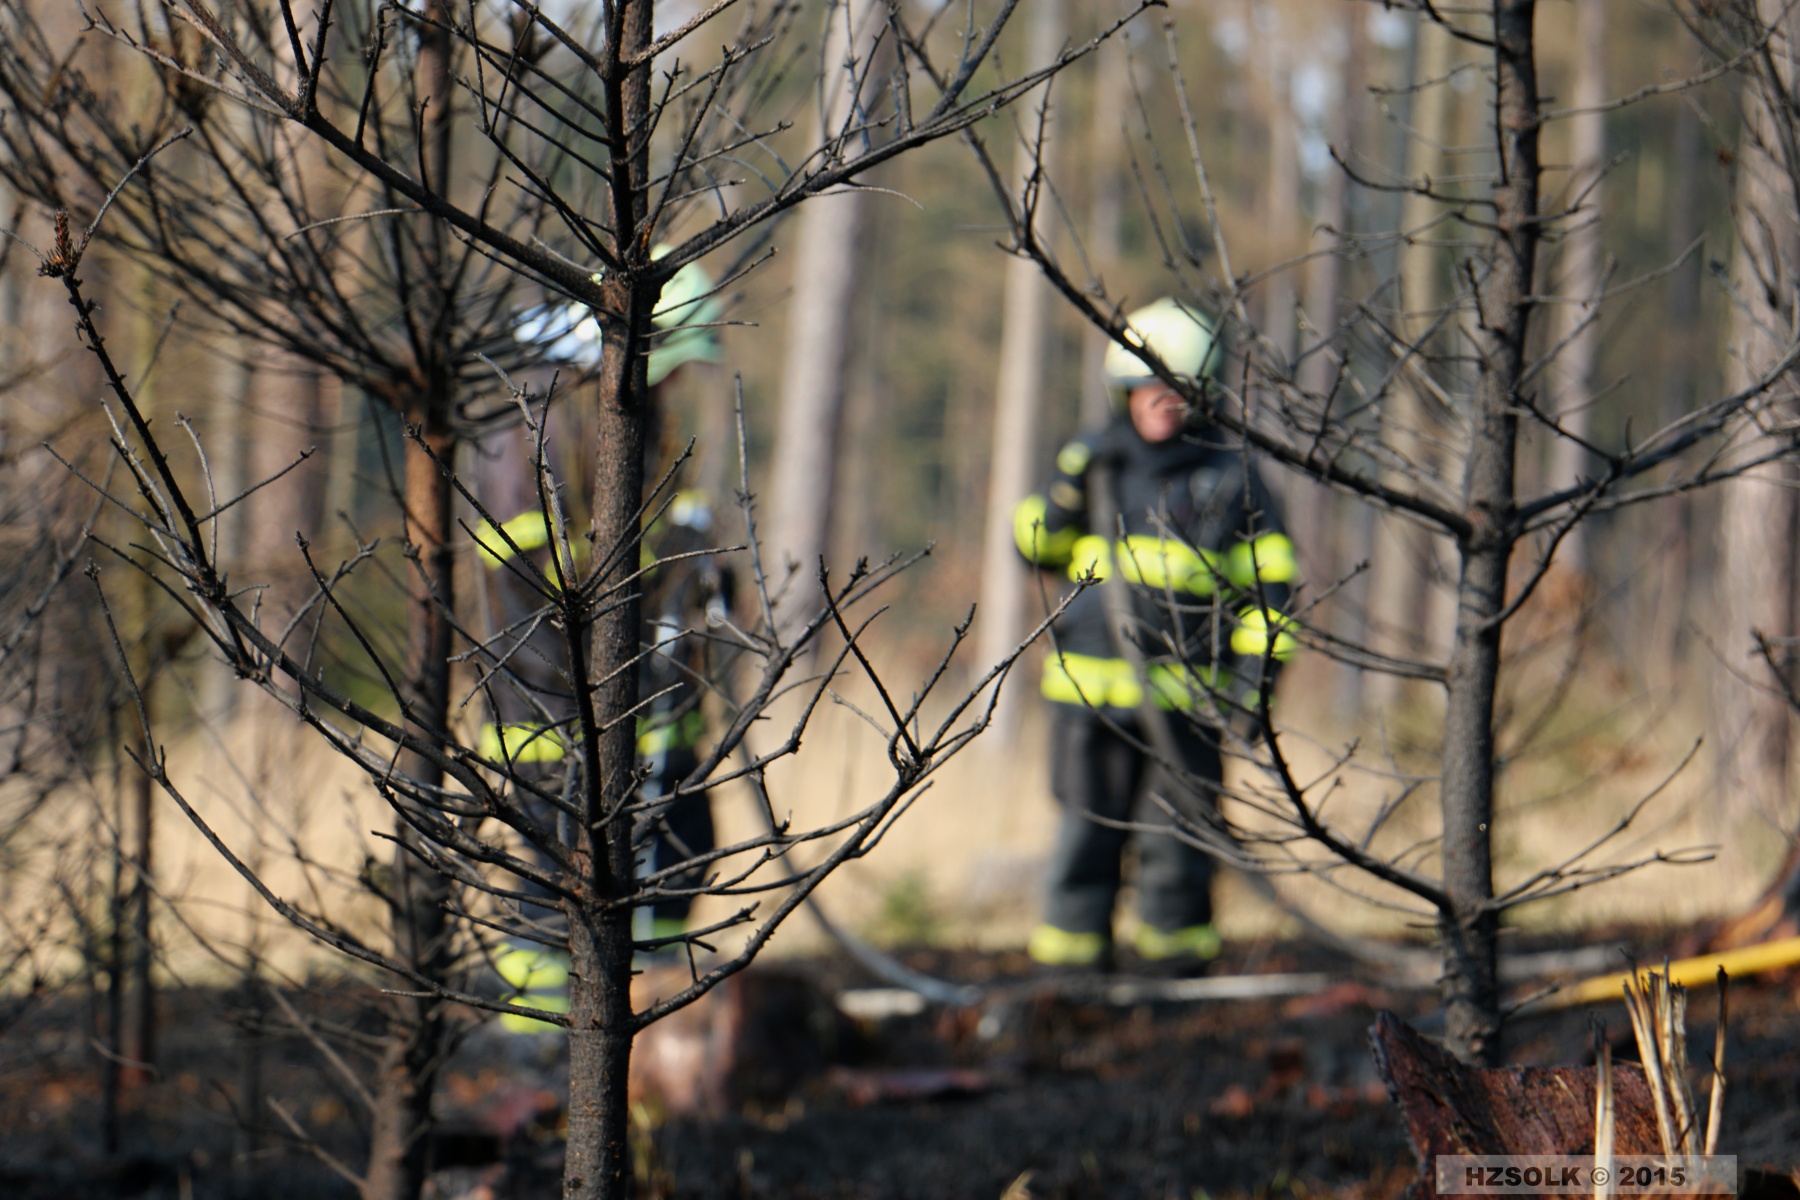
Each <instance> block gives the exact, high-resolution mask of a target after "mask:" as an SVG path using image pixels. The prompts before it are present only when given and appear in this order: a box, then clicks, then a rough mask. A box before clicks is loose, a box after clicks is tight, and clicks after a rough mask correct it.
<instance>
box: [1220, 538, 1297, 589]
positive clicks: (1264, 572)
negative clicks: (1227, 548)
mask: <svg viewBox="0 0 1800 1200" xmlns="http://www.w3.org/2000/svg"><path fill="white" fill-rule="evenodd" d="M1299 577H1300V564H1299V562H1298V561H1297V560H1296V559H1295V558H1294V543H1293V542H1292V541H1290V540H1289V539H1288V536H1287V534H1285V533H1265V534H1262V535H1261V536H1260V537H1257V538H1254V539H1252V540H1251V541H1248V542H1239V543H1238V544H1237V545H1235V546H1233V547H1232V548H1231V553H1230V554H1229V555H1227V556H1226V558H1225V578H1227V579H1229V580H1231V582H1232V583H1234V584H1236V585H1237V586H1238V587H1240V588H1249V587H1253V586H1254V585H1255V584H1257V583H1258V582H1261V583H1292V582H1293V581H1294V580H1296V579H1298V578H1299Z"/></svg>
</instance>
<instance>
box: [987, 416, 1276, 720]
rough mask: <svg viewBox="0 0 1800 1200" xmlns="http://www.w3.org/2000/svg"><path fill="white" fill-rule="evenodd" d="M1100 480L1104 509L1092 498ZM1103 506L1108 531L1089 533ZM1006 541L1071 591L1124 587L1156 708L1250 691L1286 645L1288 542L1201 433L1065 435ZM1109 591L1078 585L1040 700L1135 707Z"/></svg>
mask: <svg viewBox="0 0 1800 1200" xmlns="http://www.w3.org/2000/svg"><path fill="white" fill-rule="evenodd" d="M1103 481H1104V483H1105V484H1106V485H1108V486H1109V487H1110V489H1111V493H1112V496H1111V504H1110V506H1108V505H1105V504H1103V503H1101V502H1100V501H1101V497H1100V496H1099V495H1098V494H1097V493H1096V491H1095V489H1096V488H1097V487H1098V486H1100V485H1101V483H1102V482H1103ZM1108 507H1110V509H1111V512H1112V513H1113V514H1114V515H1113V516H1112V517H1111V518H1110V519H1111V520H1112V521H1113V522H1114V524H1113V525H1112V527H1111V528H1101V527H1100V519H1099V517H1100V514H1101V513H1103V512H1105V511H1106V509H1107V508H1108ZM1121 523H1122V526H1123V528H1122V531H1121V528H1120V524H1121ZM1013 532H1014V536H1015V538H1016V540H1017V542H1018V546H1019V551H1020V553H1022V554H1023V555H1024V556H1025V558H1026V559H1027V560H1028V561H1029V562H1031V563H1033V564H1034V565H1036V566H1039V567H1044V568H1050V569H1060V570H1062V571H1063V572H1065V573H1066V575H1067V576H1068V578H1069V579H1071V580H1081V579H1084V578H1086V577H1087V576H1088V575H1089V574H1090V573H1091V574H1092V575H1093V576H1094V577H1096V578H1098V579H1101V580H1106V579H1109V578H1110V577H1111V576H1112V575H1113V574H1114V573H1115V572H1116V573H1117V574H1118V575H1119V576H1120V577H1121V578H1122V579H1123V580H1124V581H1125V582H1126V583H1127V584H1128V585H1130V592H1131V611H1132V616H1133V618H1134V620H1133V621H1132V628H1131V631H1130V633H1129V636H1131V637H1132V638H1133V640H1134V641H1135V642H1136V644H1137V646H1138V648H1139V651H1140V652H1141V654H1142V657H1143V659H1144V661H1145V663H1146V664H1147V667H1148V675H1149V683H1150V685H1151V689H1152V692H1151V695H1152V698H1153V699H1155V700H1156V702H1157V703H1158V704H1160V705H1161V706H1162V707H1165V708H1189V707H1192V706H1193V705H1194V704H1195V703H1196V702H1197V698H1198V695H1199V689H1200V688H1201V687H1204V686H1224V685H1225V684H1226V683H1227V682H1228V681H1229V680H1230V679H1231V678H1232V677H1233V676H1239V677H1242V676H1248V677H1249V678H1250V679H1252V680H1254V679H1255V678H1257V677H1259V674H1260V671H1261V669H1262V667H1263V665H1264V664H1265V663H1267V662H1268V661H1269V660H1270V659H1271V658H1273V659H1275V660H1281V659H1285V658H1288V657H1290V656H1291V655H1292V654H1293V652H1294V650H1295V649H1297V647H1298V643H1297V641H1296V640H1295V638H1294V637H1293V634H1292V632H1291V631H1290V626H1288V625H1287V624H1286V622H1285V620H1284V618H1283V617H1282V615H1281V614H1282V612H1283V610H1284V608H1285V606H1286V604H1287V600H1288V596H1289V592H1290V590H1291V587H1292V583H1293V581H1294V578H1295V576H1296V574H1297V570H1296V564H1295V560H1294V546H1293V543H1292V542H1291V541H1289V540H1288V537H1287V534H1286V533H1285V532H1284V531H1283V529H1282V526H1281V521H1280V516H1279V514H1278V513H1277V511H1276V507H1275V504H1274V501H1273V499H1272V497H1271V496H1270V495H1269V492H1268V489H1267V488H1266V487H1265V486H1264V485H1263V483H1262V480H1261V479H1260V478H1259V477H1258V475H1257V472H1256V470H1255V468H1254V467H1253V466H1252V465H1251V463H1250V462H1249V461H1248V459H1247V458H1246V456H1245V453H1244V451H1243V449H1242V448H1241V447H1228V446H1224V445H1221V444H1219V443H1218V441H1217V439H1216V438H1207V437H1206V436H1204V432H1203V433H1200V434H1195V433H1188V434H1184V435H1183V436H1180V437H1177V438H1175V439H1172V440H1170V441H1167V442H1162V443H1159V444H1155V445H1152V444H1150V443H1148V442H1146V441H1144V439H1143V438H1142V437H1140V436H1139V435H1138V433H1137V430H1136V429H1135V428H1134V427H1133V426H1132V425H1131V423H1130V421H1129V420H1127V419H1126V418H1124V417H1119V418H1115V419H1114V420H1113V421H1112V422H1111V423H1110V424H1108V425H1107V426H1106V427H1105V428H1103V429H1099V430H1096V431H1093V432H1090V433H1086V434H1083V435H1082V436H1080V437H1077V438H1076V439H1075V440H1074V441H1072V442H1070V443H1068V444H1067V445H1066V446H1064V447H1063V448H1062V450H1061V451H1059V452H1058V454H1057V456H1056V472H1055V475H1054V477H1053V478H1052V479H1051V481H1050V483H1049V486H1048V487H1046V488H1045V489H1044V491H1043V492H1040V493H1037V494H1034V495H1032V496H1028V497H1026V498H1025V499H1024V500H1022V501H1020V503H1019V505H1018V506H1017V508H1016V509H1015V510H1014V513H1013ZM1121 532H1122V535H1123V536H1121ZM1110 586H1116V585H1113V584H1110V583H1109V584H1104V585H1095V586H1090V587H1087V588H1085V589H1084V590H1083V591H1082V592H1081V593H1080V594H1079V595H1077V596H1076V597H1075V598H1074V600H1073V601H1072V602H1071V604H1070V606H1069V608H1068V610H1067V611H1066V612H1065V613H1064V614H1063V616H1062V617H1061V618H1060V619H1059V620H1058V621H1057V623H1056V630H1055V632H1056V648H1055V650H1054V651H1053V652H1052V653H1051V655H1050V656H1049V658H1048V659H1047V661H1046V663H1045V668H1044V680H1043V692H1044V695H1045V696H1047V697H1048V698H1049V699H1051V700H1053V701H1056V702H1058V703H1061V704H1078V705H1088V706H1093V707H1101V708H1114V709H1135V708H1137V707H1138V705H1139V704H1140V703H1141V702H1142V700H1143V697H1144V691H1143V686H1144V683H1145V681H1144V680H1142V679H1139V678H1137V675H1136V673H1135V672H1134V671H1133V669H1132V667H1131V665H1130V663H1129V662H1128V661H1127V660H1126V659H1125V658H1124V657H1123V656H1122V655H1121V652H1120V648H1119V645H1118V643H1117V641H1116V640H1115V638H1114V635H1113V634H1112V632H1111V631H1110V630H1109V621H1108V618H1107V607H1108V600H1107V597H1106V596H1105V595H1104V594H1103V588H1104V587H1110Z"/></svg>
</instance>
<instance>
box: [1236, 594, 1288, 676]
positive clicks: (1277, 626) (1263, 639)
mask: <svg viewBox="0 0 1800 1200" xmlns="http://www.w3.org/2000/svg"><path fill="white" fill-rule="evenodd" d="M1272 615H1273V626H1274V628H1273V631H1271V629H1270V625H1271V620H1270V618H1271V614H1270V612H1269V611H1268V610H1267V609H1265V608H1259V607H1257V606H1256V605H1251V606H1250V607H1249V608H1246V609H1245V610H1244V611H1243V612H1241V613H1239V614H1238V624H1237V628H1236V629H1233V630H1232V631H1231V649H1232V652H1233V653H1234V654H1242V655H1243V656H1245V657H1246V658H1264V657H1266V656H1268V655H1269V654H1270V649H1269V639H1270V638H1271V636H1272V637H1273V638H1274V642H1275V648H1274V651H1273V653H1274V657H1275V661H1277V662H1286V661H1287V660H1288V659H1290V658H1292V657H1294V652H1295V651H1296V650H1298V649H1300V640H1299V639H1298V638H1296V637H1295V636H1294V635H1293V634H1292V633H1291V632H1290V630H1292V629H1293V628H1294V623H1293V622H1292V621H1290V620H1289V619H1288V618H1286V617H1284V616H1282V615H1281V614H1280V613H1275V614H1272Z"/></svg>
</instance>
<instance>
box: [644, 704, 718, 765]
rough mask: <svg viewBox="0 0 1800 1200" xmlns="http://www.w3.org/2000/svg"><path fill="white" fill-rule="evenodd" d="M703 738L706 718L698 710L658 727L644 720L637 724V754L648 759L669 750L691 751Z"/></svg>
mask: <svg viewBox="0 0 1800 1200" xmlns="http://www.w3.org/2000/svg"><path fill="white" fill-rule="evenodd" d="M705 736H706V717H705V716H703V715H702V714H701V713H700V711H699V710H698V709H695V710H693V711H691V712H685V713H682V714H681V716H680V717H678V718H676V719H675V720H673V721H668V722H665V723H663V724H660V725H652V724H651V722H650V720H649V719H648V718H645V719H642V720H640V721H639V722H638V740H637V749H638V753H639V754H642V755H643V756H644V757H645V758H650V757H653V756H655V755H658V754H667V753H668V752H669V751H671V750H687V749H691V748H692V747H694V746H697V745H699V744H700V739H701V738H702V737H705Z"/></svg>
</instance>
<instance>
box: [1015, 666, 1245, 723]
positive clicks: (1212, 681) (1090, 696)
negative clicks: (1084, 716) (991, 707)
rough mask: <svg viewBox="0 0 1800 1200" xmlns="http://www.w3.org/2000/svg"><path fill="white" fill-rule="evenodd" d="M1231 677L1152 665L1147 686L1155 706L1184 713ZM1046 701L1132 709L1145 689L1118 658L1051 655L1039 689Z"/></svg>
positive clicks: (1216, 671) (1206, 669)
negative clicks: (1210, 689)
mask: <svg viewBox="0 0 1800 1200" xmlns="http://www.w3.org/2000/svg"><path fill="white" fill-rule="evenodd" d="M1229 679H1230V674H1229V673H1228V672H1226V671H1224V670H1222V669H1220V668H1218V667H1204V668H1202V669H1200V670H1198V671H1195V670H1192V669H1191V668H1188V667H1185V666H1182V665H1181V664H1180V663H1169V664H1163V663H1154V664H1152V665H1151V667H1150V686H1151V688H1152V689H1153V691H1154V692H1155V698H1156V706H1157V707H1158V708H1165V709H1189V708H1193V707H1195V706H1196V705H1198V704H1199V702H1200V693H1201V692H1202V691H1204V690H1205V689H1207V688H1217V687H1220V686H1221V685H1222V684H1224V683H1225V682H1226V681H1227V680H1229ZM1041 690H1042V692H1043V694H1044V698H1045V699H1046V700H1054V701H1055V702H1056V703H1058V704H1081V705H1086V706H1090V707H1093V708H1136V707H1137V706H1138V705H1140V704H1142V703H1143V702H1144V689H1143V686H1142V685H1141V684H1139V683H1138V680H1137V675H1136V674H1135V673H1134V672H1133V671H1132V669H1131V664H1130V663H1128V662H1126V661H1125V660H1124V659H1122V658H1097V657H1094V656H1092V655H1087V654H1052V655H1051V656H1050V657H1049V658H1047V659H1045V660H1044V681H1043V684H1042V687H1041Z"/></svg>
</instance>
